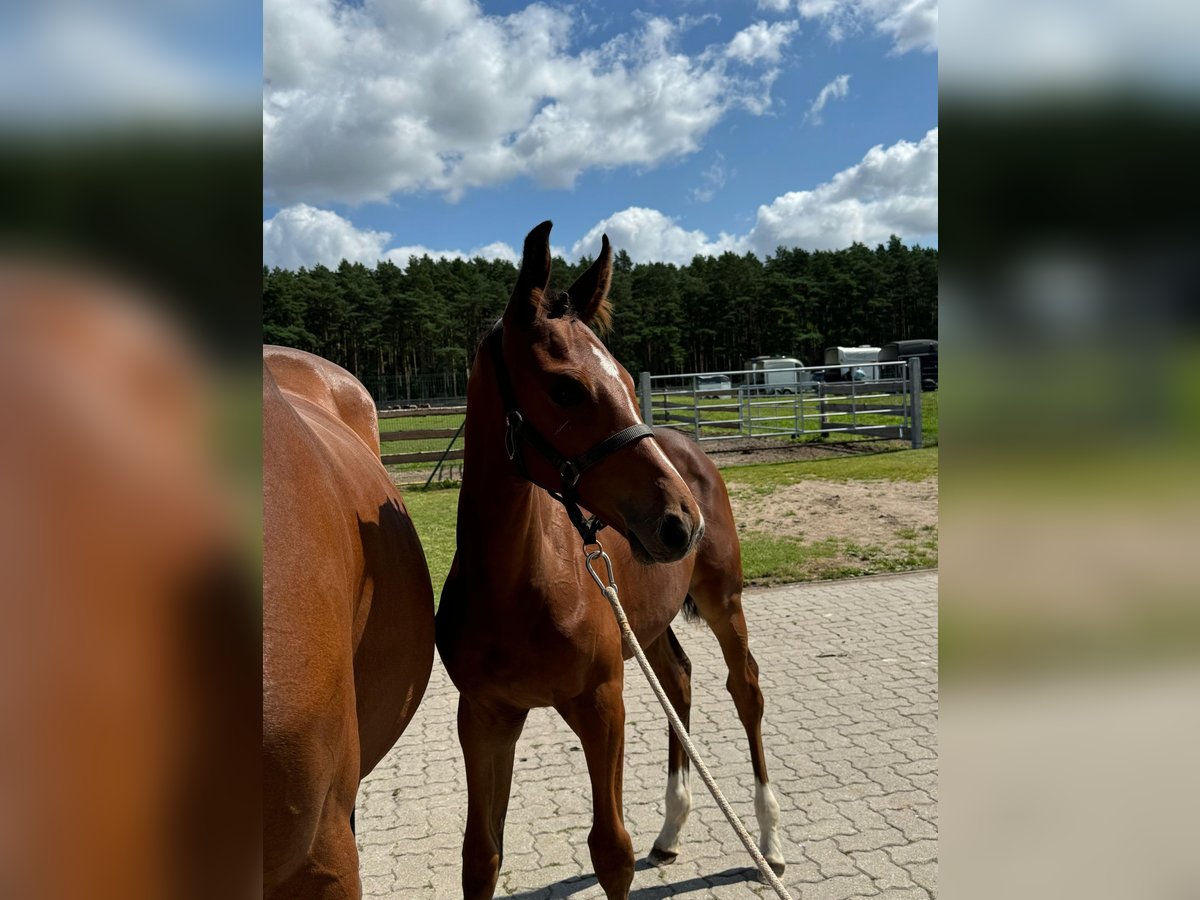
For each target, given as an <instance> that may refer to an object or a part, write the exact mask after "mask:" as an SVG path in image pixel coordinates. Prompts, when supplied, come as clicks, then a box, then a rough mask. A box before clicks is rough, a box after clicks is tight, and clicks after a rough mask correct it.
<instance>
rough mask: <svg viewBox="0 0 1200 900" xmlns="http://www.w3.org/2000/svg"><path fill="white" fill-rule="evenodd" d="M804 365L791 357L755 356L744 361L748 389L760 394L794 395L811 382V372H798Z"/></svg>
mask: <svg viewBox="0 0 1200 900" xmlns="http://www.w3.org/2000/svg"><path fill="white" fill-rule="evenodd" d="M803 367H804V363H803V362H801V361H800V360H798V359H796V358H795V357H792V356H756V357H754V358H753V359H748V360H746V366H745V368H746V369H747V371H749V372H750V373H751V374H750V376H749V377H748V378H747V379H746V381H747V384H748V385H749V387H750V389H751V390H752V391H754V392H756V393H762V394H794V393H796V392H797V391H798V390H799V389H801V388H803V387H804V385H805V384H807V383H808V382H810V381H811V380H812V373H811V372H801V371H798V370H800V369H802V368H803Z"/></svg>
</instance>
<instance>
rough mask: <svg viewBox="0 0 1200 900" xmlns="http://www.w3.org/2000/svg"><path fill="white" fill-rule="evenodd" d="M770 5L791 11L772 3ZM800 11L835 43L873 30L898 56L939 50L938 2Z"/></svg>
mask: <svg viewBox="0 0 1200 900" xmlns="http://www.w3.org/2000/svg"><path fill="white" fill-rule="evenodd" d="M766 5H769V6H770V7H771V8H772V9H775V10H777V11H783V9H786V8H787V7H786V6H782V7H781V5H780V4H779V3H775V2H770V0H768V3H767V4H766ZM763 6H764V2H763V0H759V7H760V8H762V7H763ZM796 11H797V12H798V13H799V14H800V16H801V17H802V18H805V19H818V20H820V22H821V23H822V24H823V25H824V26H825V29H826V32H827V33H828V35H829V37H830V39H831V40H833V41H840V40H842V39H844V38H845V37H846V36H847V35H849V34H852V33H854V32H857V31H860V30H861V29H862V28H864V27H867V26H869V27H870V28H871V29H873V30H874V31H875V32H877V33H879V34H884V35H887V36H888V37H890V38H891V39H892V51H893V52H894V53H908V52H909V51H910V50H922V51H925V52H933V51H935V50H937V44H938V39H937V32H938V0H798V2H797V4H796Z"/></svg>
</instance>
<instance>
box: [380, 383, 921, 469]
mask: <svg viewBox="0 0 1200 900" xmlns="http://www.w3.org/2000/svg"><path fill="white" fill-rule="evenodd" d="M857 368H860V369H862V370H863V374H864V375H865V374H867V373H868V372H869V373H870V375H871V376H872V377H870V378H869V379H867V378H864V379H863V380H860V381H854V380H845V381H842V380H838V381H833V380H829V381H826V380H823V379H826V378H839V377H841V376H842V375H843V370H844V369H846V367H844V366H805V367H802V368H796V369H771V370H768V371H767V372H763V371H762V370H742V371H737V372H693V373H688V374H685V375H652V374H650V373H648V372H643V373H642V378H641V391H640V393H641V401H642V417H643V419H645V421H646V422H647V423H649V424H651V425H665V426H668V427H671V428H677V429H679V430H681V431H685V432H687V433H689V434H691V435H692V436H693V437H694V438H695V439H696V440H698V441H721V440H736V439H746V438H764V437H796V438H803V437H815V436H818V435H835V434H840V435H854V436H858V437H873V438H890V439H898V440H907V441H910V442H911V443H912V446H913V447H920V446H921V445H922V441H921V404H920V396H921V394H920V384H921V370H920V360H912V361H911V363H909V362H896V363H886V364H885V363H880V364H874V365H872V366H869V367H864V366H859V367H857ZM851 371H852V370H851ZM411 406H412V408H408V409H388V408H383V409H380V410H379V432H380V434H379V438H380V444H381V447H382V458H383V463H384V465H385V466H387V467H388V469H389V470H390V471H391V473H392V476H393V478H394V480H395V481H396V482H397V483H400V484H419V483H428V482H429V481H431V480H432V479H433V478H435V477H439V478H443V479H454V478H461V477H462V461H463V458H464V456H465V453H464V445H463V423H464V420H465V417H466V412H467V407H466V404H465V402H464V401H459V402H456V403H454V404H453V405H444V406H436V405H433V404H425V403H419V404H412V405H411Z"/></svg>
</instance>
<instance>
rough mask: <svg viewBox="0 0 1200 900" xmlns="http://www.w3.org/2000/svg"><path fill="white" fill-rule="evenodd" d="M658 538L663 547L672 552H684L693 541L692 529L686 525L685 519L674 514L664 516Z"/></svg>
mask: <svg viewBox="0 0 1200 900" xmlns="http://www.w3.org/2000/svg"><path fill="white" fill-rule="evenodd" d="M658 536H659V538H660V539H661V540H662V542H663V545H664V546H665V547H667V548H668V549H670V550H682V549H683V548H684V547H686V546H687V545H688V541H690V540H691V539H692V532H691V529H690V528H688V527H687V525H685V524H684V522H683V519H681V518H680V517H679V516H677V515H675V514H674V513H670V514H668V515H666V516H663V520H662V525H660V526H659V528H658Z"/></svg>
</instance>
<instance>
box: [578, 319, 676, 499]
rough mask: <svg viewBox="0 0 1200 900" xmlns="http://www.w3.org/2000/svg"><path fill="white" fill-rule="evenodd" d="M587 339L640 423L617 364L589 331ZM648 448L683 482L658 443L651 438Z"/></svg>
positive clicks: (634, 419) (601, 365)
mask: <svg viewBox="0 0 1200 900" xmlns="http://www.w3.org/2000/svg"><path fill="white" fill-rule="evenodd" d="M588 338H589V339H590V340H591V341H592V346H591V351H592V354H593V355H594V356H595V357H596V359H597V360H598V361H599V363H600V368H601V369H603V370H604V372H605V374H607V375H609V376H610V377H611V378H613V379H614V380H615V381H616V382H617V385H618V389H619V393H620V396H622V397H624V398H625V402H626V403H627V404H628V406H629V414H630V415H631V416H633V421H635V422H640V421H642V412H641V410H639V409H638V408H637V404H635V403H634V402H633V398H632V397H630V396H629V388H627V387H626V386H625V380H624V379H623V378H622V377H621V370H620V369H619V368H617V364H616V363H615V362H614V361H613V358H612V356H610V355H609V353H608V351H607V350H606V349H605V348H604V345H603V344H601V343H600V339H599V338H598V337H596V336H595V335H594V334H592V333H591V331H589V332H588ZM649 446H650V449H651V452H652V453H655V454H657V455H658V457H659V459H660V460H662V463H663V465H665V466H666V467H667V469H668V470H670V471H671V472H674V473H675V477H676V478H678V479H679V480H680V481H683V476H682V475H680V474H679V470H678V469H676V468H675V466H674V464H673V463H672V462H671V460H670V459H669V458H668V457H667V454H666V453H664V452H663V449H662V447H660V446H659V444H658V441H656V440H654V439H653V438H652V439H651V440H650V441H649Z"/></svg>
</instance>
